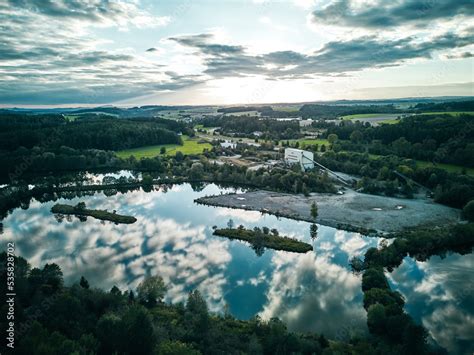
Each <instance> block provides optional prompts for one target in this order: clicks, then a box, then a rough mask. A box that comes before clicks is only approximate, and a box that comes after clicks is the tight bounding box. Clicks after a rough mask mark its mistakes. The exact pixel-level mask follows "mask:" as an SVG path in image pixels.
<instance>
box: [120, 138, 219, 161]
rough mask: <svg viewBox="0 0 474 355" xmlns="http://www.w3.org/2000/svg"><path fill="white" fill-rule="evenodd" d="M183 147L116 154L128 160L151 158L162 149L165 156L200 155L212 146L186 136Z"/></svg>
mask: <svg viewBox="0 0 474 355" xmlns="http://www.w3.org/2000/svg"><path fill="white" fill-rule="evenodd" d="M182 139H183V145H178V144H160V145H149V146H145V147H140V148H134V149H126V150H121V151H118V152H116V155H117V156H118V157H119V158H128V157H129V156H132V155H133V156H134V157H135V158H137V159H140V158H152V157H156V156H157V155H161V154H160V150H161V148H162V147H165V148H166V155H175V154H176V152H181V153H183V154H185V155H186V154H201V153H202V152H203V151H204V149H209V150H210V149H211V148H212V146H211V145H210V144H209V143H199V139H196V138H189V137H188V136H182Z"/></svg>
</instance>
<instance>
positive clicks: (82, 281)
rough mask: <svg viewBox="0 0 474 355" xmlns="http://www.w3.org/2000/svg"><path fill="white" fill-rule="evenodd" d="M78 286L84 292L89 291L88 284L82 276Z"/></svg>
mask: <svg viewBox="0 0 474 355" xmlns="http://www.w3.org/2000/svg"><path fill="white" fill-rule="evenodd" d="M79 285H80V286H81V287H82V288H85V289H86V290H87V289H89V282H88V281H87V280H86V278H85V277H84V276H81V281H79Z"/></svg>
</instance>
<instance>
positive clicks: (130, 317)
mask: <svg viewBox="0 0 474 355" xmlns="http://www.w3.org/2000/svg"><path fill="white" fill-rule="evenodd" d="M121 324H122V334H123V335H122V343H123V348H122V349H121V350H122V351H119V353H125V354H136V355H142V354H150V353H151V351H152V349H153V344H154V343H155V337H154V334H153V323H152V321H151V317H150V314H149V313H148V311H147V310H146V309H145V308H143V307H142V306H138V305H136V306H132V307H130V308H129V309H128V311H127V312H126V313H125V314H124V316H123V318H122V321H121Z"/></svg>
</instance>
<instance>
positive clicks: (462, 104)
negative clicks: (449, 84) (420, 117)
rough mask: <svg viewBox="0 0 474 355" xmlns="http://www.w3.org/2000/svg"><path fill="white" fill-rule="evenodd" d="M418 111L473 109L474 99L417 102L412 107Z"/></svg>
mask: <svg viewBox="0 0 474 355" xmlns="http://www.w3.org/2000/svg"><path fill="white" fill-rule="evenodd" d="M412 109H414V110H415V111H418V112H427V111H431V112H438V111H474V100H466V101H453V102H441V103H436V102H428V103H418V104H416V105H415V106H413V107H412Z"/></svg>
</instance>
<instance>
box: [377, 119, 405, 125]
mask: <svg viewBox="0 0 474 355" xmlns="http://www.w3.org/2000/svg"><path fill="white" fill-rule="evenodd" d="M377 123H378V124H397V123H400V120H397V119H394V120H385V121H380V122H377Z"/></svg>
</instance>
